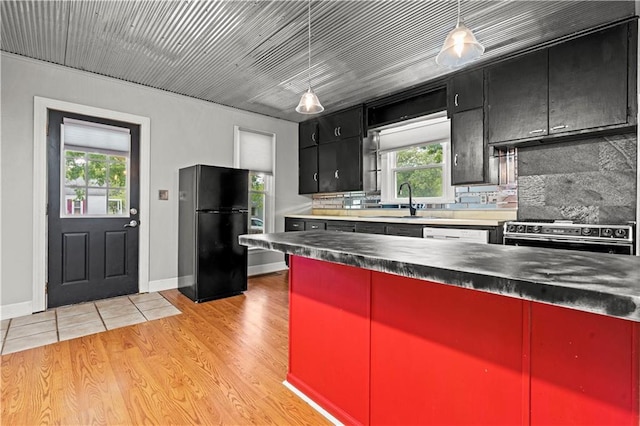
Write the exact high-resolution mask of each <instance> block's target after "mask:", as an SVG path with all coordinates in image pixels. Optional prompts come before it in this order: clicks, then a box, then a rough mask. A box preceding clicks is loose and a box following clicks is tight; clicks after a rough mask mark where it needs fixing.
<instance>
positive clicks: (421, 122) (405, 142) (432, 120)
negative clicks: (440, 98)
mask: <svg viewBox="0 0 640 426" xmlns="http://www.w3.org/2000/svg"><path fill="white" fill-rule="evenodd" d="M450 129H451V127H450V124H449V119H448V118H447V117H446V114H445V113H444V112H442V113H437V114H433V115H430V116H427V117H424V118H421V119H418V120H412V122H411V123H408V124H403V125H400V126H394V127H391V128H386V129H382V130H380V131H379V135H378V136H379V153H380V160H381V198H382V202H383V203H389V204H391V203H392V204H405V203H408V202H409V192H408V191H407V190H406V189H404V190H403V191H402V192H400V186H401V185H402V184H403V183H404V182H409V184H410V185H411V189H412V193H413V201H414V203H421V204H435V203H448V202H453V200H454V196H455V193H454V189H453V187H452V186H451V172H450V158H451V155H450V146H451V130H450Z"/></svg>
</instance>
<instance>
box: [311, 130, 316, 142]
mask: <svg viewBox="0 0 640 426" xmlns="http://www.w3.org/2000/svg"><path fill="white" fill-rule="evenodd" d="M311 140H312V141H313V142H315V141H316V132H313V133H311Z"/></svg>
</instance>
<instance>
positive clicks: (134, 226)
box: [124, 220, 138, 228]
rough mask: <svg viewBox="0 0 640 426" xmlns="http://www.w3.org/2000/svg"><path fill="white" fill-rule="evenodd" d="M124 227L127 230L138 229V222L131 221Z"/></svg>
mask: <svg viewBox="0 0 640 426" xmlns="http://www.w3.org/2000/svg"><path fill="white" fill-rule="evenodd" d="M124 227H125V228H137V227H138V221H136V220H131V221H129V223H125V224H124Z"/></svg>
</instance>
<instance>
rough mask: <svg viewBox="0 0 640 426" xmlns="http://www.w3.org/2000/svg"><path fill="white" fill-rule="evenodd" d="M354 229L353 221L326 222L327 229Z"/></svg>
mask: <svg viewBox="0 0 640 426" xmlns="http://www.w3.org/2000/svg"><path fill="white" fill-rule="evenodd" d="M355 230H356V227H355V223H353V222H341V221H329V222H327V231H342V232H354V231H355Z"/></svg>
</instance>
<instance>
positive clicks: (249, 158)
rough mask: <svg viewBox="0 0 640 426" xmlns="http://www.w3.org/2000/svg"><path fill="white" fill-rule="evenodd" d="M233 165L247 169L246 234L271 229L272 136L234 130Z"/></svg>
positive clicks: (272, 208) (272, 202)
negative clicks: (247, 205)
mask: <svg viewBox="0 0 640 426" xmlns="http://www.w3.org/2000/svg"><path fill="white" fill-rule="evenodd" d="M234 130H235V137H234V166H235V167H239V168H242V169H248V170H249V194H248V196H249V219H248V220H249V223H248V226H249V233H250V234H263V233H266V232H273V230H274V224H275V220H274V199H275V194H274V179H275V173H274V171H275V148H276V136H275V134H273V133H266V132H259V131H255V130H248V129H244V128H241V127H239V126H235V127H234Z"/></svg>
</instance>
